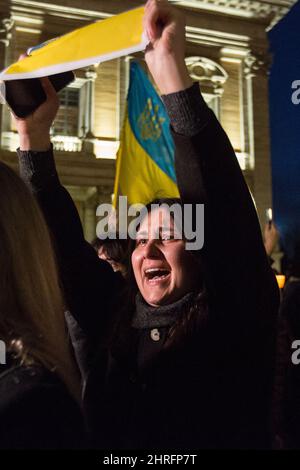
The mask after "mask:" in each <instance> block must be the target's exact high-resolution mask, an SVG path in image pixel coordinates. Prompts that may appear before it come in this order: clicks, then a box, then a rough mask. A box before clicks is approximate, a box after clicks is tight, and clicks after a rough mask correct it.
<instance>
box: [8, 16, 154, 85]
mask: <svg viewBox="0 0 300 470" xmlns="http://www.w3.org/2000/svg"><path fill="white" fill-rule="evenodd" d="M144 12H145V8H144V7H139V8H135V9H133V10H130V11H127V12H125V13H121V14H119V15H116V16H112V17H111V18H107V19H105V20H102V21H97V22H95V23H92V24H89V25H87V26H84V27H82V28H78V29H75V30H74V31H71V32H70V33H68V34H65V35H64V36H61V37H58V38H54V39H51V40H50V41H47V42H45V43H43V44H40V45H39V46H36V47H33V48H31V49H29V50H28V57H26V58H24V59H23V60H20V61H19V62H16V63H14V64H12V65H10V66H9V67H7V69H5V70H4V71H3V72H1V73H0V80H17V79H26V78H38V77H46V76H48V75H53V74H56V73H60V72H67V71H69V70H76V69H78V68H82V67H87V66H89V65H92V64H97V63H100V62H104V61H106V60H110V59H116V58H117V57H121V56H122V55H128V54H132V53H134V52H138V51H142V50H143V49H145V47H146V45H147V44H148V43H149V40H148V38H147V35H146V34H145V32H144V30H143V16H144Z"/></svg>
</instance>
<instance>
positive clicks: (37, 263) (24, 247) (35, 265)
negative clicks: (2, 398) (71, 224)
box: [0, 162, 79, 399]
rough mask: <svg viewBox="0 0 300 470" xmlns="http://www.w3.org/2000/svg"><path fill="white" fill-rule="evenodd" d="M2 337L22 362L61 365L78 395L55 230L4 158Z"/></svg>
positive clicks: (0, 168) (0, 199) (0, 176)
mask: <svg viewBox="0 0 300 470" xmlns="http://www.w3.org/2000/svg"><path fill="white" fill-rule="evenodd" d="M0 338H1V339H2V340H4V341H5V343H6V347H7V350H8V351H11V352H12V353H13V354H14V355H15V357H16V358H18V359H19V360H20V362H21V363H23V364H25V365H31V364H42V365H43V366H44V367H46V368H47V369H49V370H51V371H55V372H56V373H57V374H58V375H59V376H60V378H61V379H62V380H63V382H64V383H65V384H66V386H67V387H68V389H69V391H70V392H71V394H72V395H73V396H74V397H75V398H76V399H78V397H79V386H78V384H79V382H78V377H77V370H76V368H75V366H74V362H73V358H72V355H71V352H70V350H69V340H68V336H67V332H66V326H65V319H64V300H63V297H62V293H61V290H60V286H59V280H58V273H57V266H56V261H55V256H54V251H53V248H52V244H51V239H50V235H49V233H48V229H47V226H46V223H45V221H44V218H43V216H42V213H41V211H40V209H39V206H38V204H37V202H36V201H35V199H34V197H33V196H32V194H31V193H30V191H29V189H28V188H27V187H26V185H25V184H24V183H23V181H22V180H21V178H19V177H18V176H17V175H16V174H15V173H14V171H13V170H11V169H10V168H9V167H8V166H6V165H5V164H3V163H1V162H0Z"/></svg>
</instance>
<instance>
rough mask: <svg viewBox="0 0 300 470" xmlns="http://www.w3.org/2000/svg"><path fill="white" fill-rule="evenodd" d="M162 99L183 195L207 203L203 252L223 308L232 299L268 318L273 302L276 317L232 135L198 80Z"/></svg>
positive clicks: (237, 306)
mask: <svg viewBox="0 0 300 470" xmlns="http://www.w3.org/2000/svg"><path fill="white" fill-rule="evenodd" d="M163 99H164V102H165V105H166V107H167V111H168V112H169V115H170V119H171V124H172V127H173V138H174V141H175V148H176V153H175V165H176V175H177V183H178V187H179V191H180V195H181V198H182V200H183V202H184V203H185V204H192V205H194V206H195V204H204V211H205V220H204V247H203V249H202V250H201V258H202V263H203V271H204V277H205V281H206V285H207V286H208V287H209V290H210V293H211V295H213V296H214V298H215V300H216V302H218V304H220V306H222V309H223V310H224V306H225V307H226V305H228V303H229V304H230V308H231V311H232V312H238V311H239V312H243V311H246V312H247V311H249V310H250V311H251V310H252V316H253V318H254V317H255V316H256V320H257V319H259V321H260V322H264V321H267V318H266V316H267V312H264V307H265V306H266V305H267V303H269V304H270V303H271V305H272V306H273V308H271V309H270V308H268V311H269V312H270V310H271V311H272V315H271V316H272V317H273V318H272V322H273V323H274V311H276V309H277V305H278V300H279V296H278V288H277V285H276V281H275V278H274V275H273V273H272V271H271V269H270V267H269V263H268V259H267V256H266V252H265V249H264V245H263V240H262V236H261V231H260V226H259V222H258V217H257V213H256V210H255V207H254V204H253V201H252V198H251V195H250V192H249V190H248V187H247V185H246V182H245V180H244V177H243V174H242V171H241V169H240V167H239V163H238V161H237V159H236V156H235V153H234V150H233V148H232V146H231V144H230V141H229V139H228V137H227V135H226V133H225V132H224V130H223V129H222V127H221V125H220V124H219V122H218V120H217V119H216V117H215V115H214V113H213V112H212V111H211V110H210V109H209V108H208V107H207V105H206V104H205V102H204V100H203V98H202V97H201V94H200V91H199V86H198V85H197V84H194V85H193V86H192V87H191V88H189V89H188V90H186V91H183V92H180V93H176V94H174V95H172V94H171V95H167V96H164V97H163ZM274 307H275V309H274ZM253 308H255V310H253ZM235 320H236V318H235ZM268 320H270V318H269V319H268Z"/></svg>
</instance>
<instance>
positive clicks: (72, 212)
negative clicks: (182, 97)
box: [19, 105, 279, 449]
mask: <svg viewBox="0 0 300 470" xmlns="http://www.w3.org/2000/svg"><path fill="white" fill-rule="evenodd" d="M201 120H202V122H200V124H201V125H200V126H199V129H201V130H200V131H199V132H198V133H197V134H196V135H194V136H193V137H187V136H183V135H179V134H176V133H173V137H174V141H175V147H176V159H175V161H176V174H177V181H178V186H179V190H180V194H181V198H182V200H183V202H184V203H192V204H195V203H204V204H205V246H204V249H203V250H201V252H200V254H199V256H201V263H202V266H203V278H204V282H205V285H206V288H207V292H208V301H207V303H206V306H205V309H206V310H207V311H208V322H207V324H206V325H205V327H203V328H200V329H197V330H195V331H194V334H193V336H192V337H191V338H189V340H188V341H185V342H184V343H182V344H181V345H180V346H179V347H178V348H177V349H172V350H169V351H165V350H163V348H162V346H163V342H164V337H165V333H166V331H165V330H162V331H161V338H162V339H161V341H159V342H156V343H155V344H154V342H153V341H152V340H151V338H150V332H149V331H143V332H139V331H137V330H134V329H133V328H129V330H128V332H127V334H126V338H124V337H122V336H121V337H120V338H119V341H117V342H115V344H114V346H113V347H112V348H108V347H107V335H108V329H109V324H110V322H111V320H112V317H113V315H114V310H113V307H112V301H113V300H114V299H115V297H116V292H117V289H118V285H117V283H116V280H115V277H114V274H113V271H112V270H111V268H110V266H109V265H108V264H107V263H105V262H102V261H100V260H99V259H98V258H97V256H96V253H95V252H94V251H93V249H92V248H91V247H90V246H89V245H88V244H86V243H85V241H84V237H83V232H82V228H81V224H80V221H79V217H78V214H77V211H76V209H75V206H74V204H73V202H72V200H71V198H70V196H69V195H68V193H67V192H66V191H65V189H64V188H63V187H62V186H61V185H60V183H59V180H58V178H57V174H56V171H55V166H54V162H53V159H52V153H51V152H49V153H48V154H46V155H42V156H41V155H39V154H35V153H31V152H19V157H20V162H21V173H22V175H23V177H24V179H25V180H26V181H27V182H28V183H29V184H30V185H31V187H32V189H33V191H34V192H35V193H36V194H37V197H38V201H39V203H40V205H41V207H42V210H43V212H44V214H45V217H46V220H47V222H48V225H49V227H50V229H51V231H52V234H53V238H54V240H55V242H56V249H57V253H58V258H59V263H60V266H61V273H62V276H63V279H64V285H65V291H66V294H67V298H68V303H69V307H70V310H71V312H72V314H73V315H74V317H75V318H76V320H77V321H78V323H79V325H80V327H81V329H82V331H83V332H84V334H85V335H86V336H87V338H88V343H89V347H88V354H87V357H82V359H83V362H84V363H85V365H86V367H87V371H86V373H85V377H86V389H85V403H86V410H87V413H88V416H89V418H90V423H91V424H92V429H93V431H94V438H95V441H94V445H95V446H98V447H103V448H105V447H109V448H147V449H155V448H159V449H171V448H172V449H176V448H177V449H180V448H194V449H195V448H263V447H268V446H269V419H270V415H269V413H270V404H271V388H272V380H273V366H274V348H275V326H276V317H277V308H278V300H279V299H278V289H277V286H276V282H275V279H274V276H273V273H272V271H271V269H270V267H269V264H268V260H267V257H266V253H265V251H264V246H263V242H262V237H261V232H260V227H259V223H258V219H257V214H256V211H255V208H254V206H253V203H252V200H251V196H250V194H249V191H248V188H247V186H246V183H245V181H244V179H243V176H242V173H241V170H240V168H239V165H238V162H237V160H236V158H235V155H234V151H233V149H232V147H231V145H230V142H229V140H228V138H227V136H226V134H225V133H224V131H223V130H222V128H221V126H220V125H219V123H218V121H217V120H216V118H215V117H214V115H213V113H212V112H210V111H209V110H208V108H206V106H205V105H203V106H202V109H199V121H201ZM201 282H202V279H201V280H200V279H199V287H200V285H201ZM200 314H201V312H199V315H200ZM75 349H76V344H75ZM97 349H98V352H97V354H96V350H97ZM143 358H144V359H145V360H143ZM147 358H148V359H149V358H150V360H146V359H147Z"/></svg>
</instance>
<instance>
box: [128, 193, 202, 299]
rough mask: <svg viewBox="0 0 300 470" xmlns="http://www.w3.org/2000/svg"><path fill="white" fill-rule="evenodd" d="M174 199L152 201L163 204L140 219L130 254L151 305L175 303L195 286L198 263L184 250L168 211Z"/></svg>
mask: <svg viewBox="0 0 300 470" xmlns="http://www.w3.org/2000/svg"><path fill="white" fill-rule="evenodd" d="M174 202H175V203H176V204H178V203H179V204H180V200H176V199H175V200H174V199H170V200H169V199H165V200H159V201H154V202H153V203H152V204H154V203H155V204H160V205H161V204H163V206H161V207H159V208H157V209H154V210H149V211H148V215H146V216H145V217H144V218H143V219H142V221H141V223H140V225H139V227H138V232H137V239H136V243H135V247H134V249H133V252H132V255H131V261H132V269H133V272H134V276H135V280H136V283H137V286H138V289H139V291H140V293H141V295H142V296H143V298H144V300H145V301H146V302H147V303H148V304H149V305H152V306H159V305H166V304H170V303H172V302H175V301H176V300H179V299H180V298H181V297H183V296H184V295H185V294H187V293H188V292H192V291H193V290H194V289H195V288H196V287H197V286H198V287H199V279H200V277H199V276H200V265H199V262H198V261H197V260H196V257H195V256H193V255H192V253H191V252H190V251H188V250H186V248H185V240H184V239H178V233H179V231H180V227H178V224H177V222H176V221H175V220H174V217H173V214H172V212H170V210H169V207H170V206H171V205H172V204H174ZM148 207H149V208H150V205H149V206H148ZM179 225H180V224H179ZM176 236H177V239H176Z"/></svg>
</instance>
